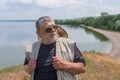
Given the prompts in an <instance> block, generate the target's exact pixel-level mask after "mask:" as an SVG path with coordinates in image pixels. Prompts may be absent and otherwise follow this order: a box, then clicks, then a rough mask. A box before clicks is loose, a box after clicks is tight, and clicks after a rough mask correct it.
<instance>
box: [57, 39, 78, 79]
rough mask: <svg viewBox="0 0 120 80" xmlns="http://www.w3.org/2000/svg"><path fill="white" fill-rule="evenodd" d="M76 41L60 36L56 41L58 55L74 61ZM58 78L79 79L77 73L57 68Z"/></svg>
mask: <svg viewBox="0 0 120 80" xmlns="http://www.w3.org/2000/svg"><path fill="white" fill-rule="evenodd" d="M74 46H75V42H74V41H72V40H70V39H67V38H59V39H58V40H57V41H56V56H58V57H60V58H62V59H64V60H65V61H70V62H73V60H74ZM57 77H58V80H78V79H77V75H73V74H70V73H68V72H66V71H60V70H57Z"/></svg>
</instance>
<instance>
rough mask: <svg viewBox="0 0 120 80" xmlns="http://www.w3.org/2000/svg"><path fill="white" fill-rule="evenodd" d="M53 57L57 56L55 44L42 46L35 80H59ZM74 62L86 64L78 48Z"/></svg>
mask: <svg viewBox="0 0 120 80" xmlns="http://www.w3.org/2000/svg"><path fill="white" fill-rule="evenodd" d="M53 56H55V43H53V44H51V45H44V44H41V45H40V49H39V54H38V58H37V64H36V69H35V75H34V80H57V74H56V70H55V69H54V67H53V61H52V57H53ZM74 62H81V63H83V64H85V60H84V58H83V56H82V54H81V52H80V51H79V50H78V48H77V47H76V46H75V55H74ZM25 64H28V60H27V59H25V63H24V65H25Z"/></svg>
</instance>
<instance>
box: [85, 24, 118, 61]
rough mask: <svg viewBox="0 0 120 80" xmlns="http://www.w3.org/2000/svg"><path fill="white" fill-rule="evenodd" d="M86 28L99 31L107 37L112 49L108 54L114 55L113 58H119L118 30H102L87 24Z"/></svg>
mask: <svg viewBox="0 0 120 80" xmlns="http://www.w3.org/2000/svg"><path fill="white" fill-rule="evenodd" d="M87 28H89V29H91V30H94V31H96V32H99V33H101V34H103V35H104V36H106V37H107V38H108V39H109V41H110V42H111V43H112V49H111V50H110V52H109V53H108V54H109V55H110V56H112V57H114V58H115V59H117V60H120V32H112V31H107V30H102V29H98V28H93V27H88V26H87Z"/></svg>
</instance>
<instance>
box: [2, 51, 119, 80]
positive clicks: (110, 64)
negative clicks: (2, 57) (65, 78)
mask: <svg viewBox="0 0 120 80" xmlns="http://www.w3.org/2000/svg"><path fill="white" fill-rule="evenodd" d="M83 56H84V58H85V60H86V68H87V70H86V72H85V73H83V74H79V79H78V80H120V76H119V75H120V63H119V61H118V60H116V59H114V58H113V57H111V56H109V55H107V54H104V53H99V52H94V51H91V52H83ZM29 77H30V76H29V75H28V74H27V73H26V72H25V71H24V67H23V65H19V66H12V67H8V68H5V69H2V70H0V80H30V79H29Z"/></svg>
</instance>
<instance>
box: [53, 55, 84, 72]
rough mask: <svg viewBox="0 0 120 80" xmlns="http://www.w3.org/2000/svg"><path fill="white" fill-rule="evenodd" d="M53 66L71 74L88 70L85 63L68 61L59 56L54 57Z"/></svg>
mask: <svg viewBox="0 0 120 80" xmlns="http://www.w3.org/2000/svg"><path fill="white" fill-rule="evenodd" d="M53 66H54V67H55V69H57V70H64V71H67V72H69V73H71V74H79V73H83V72H85V70H86V67H85V65H84V64H83V63H80V62H77V63H75V62H67V61H64V60H63V59H61V58H58V57H53Z"/></svg>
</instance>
